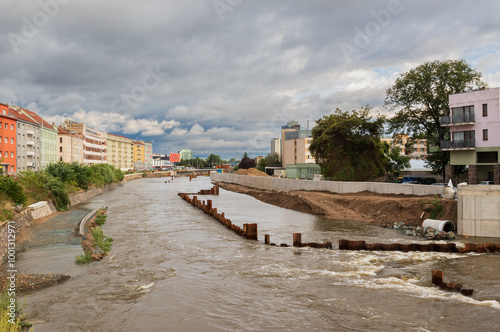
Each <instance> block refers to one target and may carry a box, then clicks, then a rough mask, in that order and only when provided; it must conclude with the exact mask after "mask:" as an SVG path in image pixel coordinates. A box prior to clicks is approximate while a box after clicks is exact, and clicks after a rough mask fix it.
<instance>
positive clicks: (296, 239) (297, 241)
mask: <svg viewBox="0 0 500 332" xmlns="http://www.w3.org/2000/svg"><path fill="white" fill-rule="evenodd" d="M293 246H294V247H302V234H300V233H293Z"/></svg>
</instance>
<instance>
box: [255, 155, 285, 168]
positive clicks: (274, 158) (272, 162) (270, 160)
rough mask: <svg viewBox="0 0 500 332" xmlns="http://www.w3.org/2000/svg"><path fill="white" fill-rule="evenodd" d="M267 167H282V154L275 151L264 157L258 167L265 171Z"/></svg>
mask: <svg viewBox="0 0 500 332" xmlns="http://www.w3.org/2000/svg"><path fill="white" fill-rule="evenodd" d="M266 167H281V156H280V155H279V154H277V153H276V152H274V153H270V154H268V155H267V156H266V157H265V158H262V159H261V160H260V161H259V164H258V165H257V169H258V170H259V171H262V172H265V170H266Z"/></svg>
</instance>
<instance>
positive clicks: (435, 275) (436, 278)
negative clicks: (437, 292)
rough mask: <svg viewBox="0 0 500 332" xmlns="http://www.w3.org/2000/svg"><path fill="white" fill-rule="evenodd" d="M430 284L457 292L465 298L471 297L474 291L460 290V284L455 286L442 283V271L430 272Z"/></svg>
mask: <svg viewBox="0 0 500 332" xmlns="http://www.w3.org/2000/svg"><path fill="white" fill-rule="evenodd" d="M432 283H433V284H434V285H436V286H438V287H439V288H441V289H444V290H448V291H452V292H459V293H461V294H462V295H465V296H471V295H472V292H473V291H474V290H472V289H465V288H462V284H456V283H453V282H443V271H439V270H433V271H432Z"/></svg>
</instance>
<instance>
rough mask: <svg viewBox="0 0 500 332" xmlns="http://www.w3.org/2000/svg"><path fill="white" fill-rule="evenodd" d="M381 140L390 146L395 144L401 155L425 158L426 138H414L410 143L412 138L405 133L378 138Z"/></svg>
mask: <svg viewBox="0 0 500 332" xmlns="http://www.w3.org/2000/svg"><path fill="white" fill-rule="evenodd" d="M380 140H381V141H382V142H386V143H388V144H389V145H390V146H391V149H392V147H395V146H397V147H398V148H399V149H400V151H401V155H403V156H408V157H410V158H411V159H414V160H425V159H427V154H428V151H427V140H426V139H416V140H414V141H413V142H412V144H409V143H411V141H412V139H411V138H410V137H409V136H408V135H406V134H395V135H393V136H392V137H383V138H381V139H380Z"/></svg>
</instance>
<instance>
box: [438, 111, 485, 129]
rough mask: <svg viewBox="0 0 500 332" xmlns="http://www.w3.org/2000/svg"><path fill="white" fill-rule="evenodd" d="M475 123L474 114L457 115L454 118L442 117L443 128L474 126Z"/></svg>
mask: <svg viewBox="0 0 500 332" xmlns="http://www.w3.org/2000/svg"><path fill="white" fill-rule="evenodd" d="M475 122H476V116H475V114H474V113H470V114H468V113H466V114H460V115H458V114H456V115H454V116H453V118H452V117H451V116H443V117H441V127H452V126H467V125H473V124H474V123H475Z"/></svg>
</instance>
